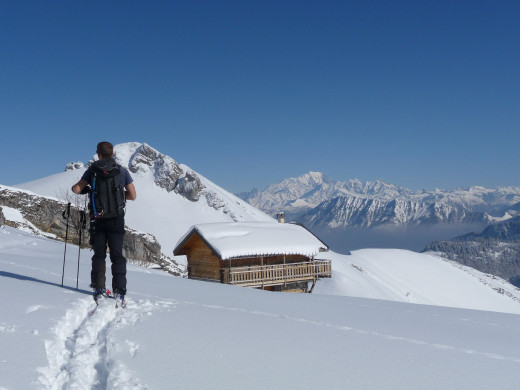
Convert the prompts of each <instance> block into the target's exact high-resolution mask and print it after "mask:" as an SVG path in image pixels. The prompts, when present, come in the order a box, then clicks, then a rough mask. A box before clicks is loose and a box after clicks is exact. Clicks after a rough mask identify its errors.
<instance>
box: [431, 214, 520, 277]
mask: <svg viewBox="0 0 520 390" xmlns="http://www.w3.org/2000/svg"><path fill="white" fill-rule="evenodd" d="M424 251H433V252H438V253H440V254H441V255H442V256H443V257H445V258H447V259H449V260H453V261H456V262H458V263H460V264H463V265H467V266H470V267H473V268H476V269H478V270H479V271H482V272H486V273H490V274H493V275H497V276H500V277H502V278H504V279H506V280H509V281H510V282H511V283H513V284H515V285H516V286H520V217H515V218H512V219H510V220H507V221H504V222H500V223H497V224H494V225H491V226H489V227H487V228H486V229H485V230H484V231H483V232H482V233H469V234H465V235H462V236H459V237H456V238H454V239H452V240H446V241H434V242H432V243H430V244H429V245H428V246H427V247H426V249H424Z"/></svg>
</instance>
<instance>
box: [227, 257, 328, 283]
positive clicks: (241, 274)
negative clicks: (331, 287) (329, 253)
mask: <svg viewBox="0 0 520 390" xmlns="http://www.w3.org/2000/svg"><path fill="white" fill-rule="evenodd" d="M221 272H222V282H223V283H225V284H233V285H236V286H247V287H267V286H278V285H283V284H285V283H291V282H302V281H307V282H315V281H316V280H317V279H318V278H330V277H331V275H332V266H331V262H330V260H319V261H308V262H304V263H291V264H276V265H263V266H251V267H233V268H223V269H221Z"/></svg>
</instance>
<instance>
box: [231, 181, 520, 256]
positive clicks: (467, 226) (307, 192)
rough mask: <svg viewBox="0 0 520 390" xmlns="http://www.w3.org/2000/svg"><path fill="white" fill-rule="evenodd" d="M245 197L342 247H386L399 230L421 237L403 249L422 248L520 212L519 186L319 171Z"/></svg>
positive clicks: (245, 194) (345, 248) (400, 232)
mask: <svg viewBox="0 0 520 390" xmlns="http://www.w3.org/2000/svg"><path fill="white" fill-rule="evenodd" d="M240 196H241V197H242V199H244V200H247V201H248V202H249V203H250V204H252V205H253V206H255V207H257V208H259V209H261V210H262V211H264V212H265V213H267V214H269V215H273V216H274V215H275V214H276V213H278V212H279V211H285V212H286V214H287V217H288V219H289V220H296V221H298V222H301V223H303V224H304V225H305V226H307V227H308V228H310V229H313V230H314V231H316V232H317V233H319V234H320V235H323V238H324V239H325V240H326V241H327V240H328V241H329V243H330V244H331V246H332V247H333V248H334V249H335V250H339V251H345V250H347V249H356V248H360V247H361V246H358V245H368V246H370V247H377V246H387V245H389V243H390V244H391V243H392V242H395V238H394V237H395V236H396V234H394V232H397V231H398V232H399V235H400V236H401V237H402V236H403V234H406V235H407V236H408V237H412V236H414V237H416V238H414V239H410V240H408V241H407V242H404V241H403V242H400V244H402V246H401V247H403V248H407V249H414V250H420V249H422V248H424V246H425V245H426V244H427V243H428V242H431V241H433V240H437V239H442V238H449V237H453V235H452V234H453V232H457V233H458V234H460V233H462V232H468V231H471V230H474V229H481V228H484V227H485V226H486V225H488V224H490V223H494V222H499V221H501V220H505V219H508V218H511V217H512V216H514V215H518V213H519V212H520V211H519V210H520V209H519V206H518V204H519V202H520V187H498V188H493V189H488V188H484V187H470V188H467V189H457V190H439V189H436V190H433V191H425V190H420V191H413V190H410V189H408V188H404V187H399V186H396V185H393V184H388V183H385V182H383V181H376V182H361V181H360V180H356V179H354V180H349V181H346V182H338V181H334V180H332V179H330V178H329V177H327V176H326V175H324V174H323V173H318V172H309V173H307V174H305V175H302V176H300V177H297V178H290V179H285V180H282V181H281V182H280V183H277V184H272V185H270V186H268V187H267V188H266V189H265V190H264V191H258V190H255V191H252V192H250V193H242V194H240ZM376 228H384V229H379V230H377V229H376ZM417 229H419V230H417ZM410 230H412V231H411V232H410ZM418 231H420V233H421V234H420V235H418V234H417V232H418ZM353 236H355V238H353V239H350V238H351V237H353ZM360 236H363V237H362V239H361V240H360V239H359V237H360ZM348 246H350V248H349V247H348Z"/></svg>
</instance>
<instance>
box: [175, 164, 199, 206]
mask: <svg viewBox="0 0 520 390" xmlns="http://www.w3.org/2000/svg"><path fill="white" fill-rule="evenodd" d="M203 190H204V184H202V182H201V181H200V179H199V177H198V176H197V175H196V174H195V172H193V171H188V172H186V173H185V174H184V175H183V176H182V177H179V179H178V180H177V186H176V187H175V192H176V193H178V194H180V195H182V196H184V197H185V198H186V199H189V200H191V201H192V202H196V201H198V200H199V199H200V196H201V193H202V191H203Z"/></svg>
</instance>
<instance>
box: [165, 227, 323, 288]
mask: <svg viewBox="0 0 520 390" xmlns="http://www.w3.org/2000/svg"><path fill="white" fill-rule="evenodd" d="M328 249H329V248H328V246H327V245H326V244H324V243H323V242H322V241H321V240H320V239H319V238H318V237H316V236H315V235H314V234H312V233H311V232H310V231H309V230H307V229H306V228H305V227H303V226H302V225H299V224H292V223H291V224H282V223H265V222H248V223H233V222H228V223H225V222H224V223H208V224H200V225H195V226H193V227H192V228H190V230H189V231H188V233H187V234H186V235H185V236H184V237H183V238H181V240H180V241H179V243H178V244H177V246H176V248H175V250H174V255H176V256H177V255H186V256H187V259H188V278H190V279H200V280H207V281H213V282H220V283H225V284H232V285H237V286H248V287H254V288H262V289H266V290H273V291H299V292H309V291H310V292H312V289H313V288H314V285H315V283H316V281H317V280H318V278H322V277H331V263H330V261H329V260H315V256H316V255H317V254H318V253H320V252H325V251H328ZM309 285H310V287H309Z"/></svg>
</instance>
